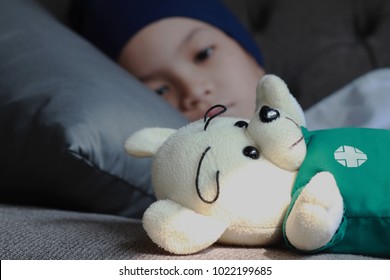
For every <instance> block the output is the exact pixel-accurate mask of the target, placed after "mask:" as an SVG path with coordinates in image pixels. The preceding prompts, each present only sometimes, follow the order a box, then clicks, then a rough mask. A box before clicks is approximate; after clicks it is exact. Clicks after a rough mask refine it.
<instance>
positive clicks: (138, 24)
mask: <svg viewBox="0 0 390 280" xmlns="http://www.w3.org/2000/svg"><path fill="white" fill-rule="evenodd" d="M167 17H187V18H192V19H196V20H200V21H203V22H206V23H208V24H210V25H213V26H215V27H217V28H219V29H220V30H222V31H223V32H225V33H226V34H227V35H229V36H230V37H232V38H233V39H234V40H236V41H237V42H238V43H239V44H240V45H241V46H242V47H243V48H244V49H245V50H246V51H247V52H248V53H249V54H251V55H252V56H253V57H254V58H255V59H256V61H257V62H258V63H259V65H263V57H262V55H261V52H260V49H259V48H258V46H257V45H256V43H255V42H254V40H253V39H252V38H251V36H250V35H249V33H248V31H247V30H245V28H244V27H243V26H242V25H241V23H240V22H239V21H238V19H237V18H236V17H235V16H234V15H233V14H232V13H231V12H230V11H229V10H228V9H227V7H225V6H224V5H223V4H222V3H221V2H220V1H219V0H75V1H74V3H73V6H72V9H71V14H70V19H71V24H72V25H73V27H74V29H75V30H76V31H78V32H79V33H80V34H81V35H82V36H83V37H85V38H86V39H87V40H89V41H91V42H92V43H93V44H94V45H96V46H97V47H98V48H100V49H101V50H102V51H103V52H105V53H106V54H107V55H108V56H110V57H111V58H112V59H114V60H117V59H118V56H119V55H120V52H121V50H122V48H123V47H124V46H125V44H126V43H127V42H128V40H129V39H130V38H132V37H133V36H134V35H135V34H136V33H137V32H138V31H140V30H141V29H142V28H144V27H146V26H147V25H149V24H151V23H153V22H155V21H157V20H160V19H163V18H167Z"/></svg>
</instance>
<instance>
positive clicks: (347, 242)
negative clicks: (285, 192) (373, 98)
mask: <svg viewBox="0 0 390 280" xmlns="http://www.w3.org/2000/svg"><path fill="white" fill-rule="evenodd" d="M303 134H304V137H305V142H306V143H307V155H306V158H305V160H304V161H303V163H302V166H301V167H300V169H299V172H298V175H297V179H296V181H295V185H294V188H293V191H292V192H293V201H292V204H291V206H290V209H291V208H292V206H293V205H294V203H295V201H296V199H297V198H298V197H299V195H300V193H301V191H302V190H301V188H304V187H305V186H306V185H307V184H308V183H309V181H310V180H311V179H312V178H313V177H314V176H315V175H316V174H317V173H319V172H322V171H328V172H331V173H332V174H333V175H334V177H335V179H336V181H337V185H338V187H339V189H340V192H341V195H342V196H343V202H344V205H345V210H344V215H343V221H342V223H341V225H340V227H339V229H338V230H337V233H336V234H335V235H334V237H333V238H332V240H331V241H330V242H329V243H328V244H326V245H325V246H323V247H322V248H320V249H318V250H317V251H321V250H325V251H328V252H336V253H337V252H342V253H351V254H353V253H361V252H366V253H367V254H370V255H374V256H375V255H376V256H379V257H390V252H389V248H388V244H389V232H390V208H389V207H388V205H389V202H390V192H389V190H390V183H389V182H390V174H389V168H390V166H389V158H390V149H389V143H390V131H389V130H383V129H368V128H338V129H324V130H317V131H308V130H306V129H305V128H303ZM322 187H323V188H325V189H327V188H328V186H327V185H325V184H324V186H322Z"/></svg>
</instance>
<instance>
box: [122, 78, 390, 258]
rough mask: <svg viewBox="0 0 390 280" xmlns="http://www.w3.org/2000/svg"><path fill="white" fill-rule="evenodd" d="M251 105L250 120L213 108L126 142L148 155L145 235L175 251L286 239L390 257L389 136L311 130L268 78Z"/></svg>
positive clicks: (282, 87) (305, 247)
mask: <svg viewBox="0 0 390 280" xmlns="http://www.w3.org/2000/svg"><path fill="white" fill-rule="evenodd" d="M257 106H258V110H257V112H256V114H255V115H254V117H253V118H252V119H251V120H244V119H238V118H233V117H224V116H223V115H222V114H223V113H224V112H225V111H226V108H225V107H224V106H222V105H216V106H214V107H212V108H210V110H209V111H208V112H207V113H206V114H205V117H204V119H202V120H198V121H195V122H193V123H190V124H188V125H186V126H185V127H183V128H181V129H179V130H175V129H167V128H145V129H142V130H140V131H138V132H136V133H135V134H133V135H132V136H131V137H130V138H129V139H128V140H127V141H126V144H125V148H126V150H127V152H128V153H129V154H130V155H133V156H138V157H153V163H152V183H153V186H154V190H155V194H156V197H157V201H156V202H155V203H153V204H152V205H151V206H150V207H149V208H148V209H147V210H146V212H145V214H144V217H143V225H144V228H145V230H146V232H147V234H148V235H149V237H150V238H151V239H152V240H153V241H154V242H155V243H156V244H158V245H159V246H160V247H162V248H164V249H165V250H167V251H169V252H172V253H175V254H191V253H195V252H198V251H200V250H202V249H205V248H207V247H208V246H210V245H211V244H213V243H215V242H221V243H226V244H237V245H257V246H267V245H272V244H278V243H280V241H282V240H283V239H284V240H285V242H286V244H287V245H288V246H289V247H291V248H294V249H297V250H299V251H302V252H318V251H322V250H326V251H329V252H340V253H354V254H367V255H373V256H387V257H388V256H390V163H389V159H390V149H389V144H390V132H389V131H386V130H375V129H359V128H345V129H329V130H320V131H308V130H307V129H306V128H305V119H304V115H303V112H302V109H301V107H300V106H299V104H298V102H297V101H296V99H295V98H294V97H293V96H292V95H291V94H290V92H289V90H288V87H287V85H286V84H285V83H284V82H283V81H282V80H281V79H280V78H278V77H277V76H274V75H266V76H264V77H263V78H262V79H261V80H260V81H259V84H258V87H257Z"/></svg>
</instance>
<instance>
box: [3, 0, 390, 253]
mask: <svg viewBox="0 0 390 280" xmlns="http://www.w3.org/2000/svg"><path fill="white" fill-rule="evenodd" d="M225 2H226V4H227V5H228V7H229V8H231V9H232V11H234V12H235V13H236V14H237V16H238V17H239V18H240V19H241V20H242V22H243V24H244V25H245V26H246V27H247V28H248V29H249V30H250V32H251V33H252V34H253V36H254V38H255V40H256V41H257V43H258V44H259V46H260V47H261V49H262V51H263V53H264V57H265V67H266V70H267V72H269V73H274V74H277V75H279V76H281V77H282V78H283V79H284V80H285V81H286V82H287V83H288V85H289V87H290V89H291V91H292V92H293V93H294V94H295V96H296V97H297V99H298V100H299V102H300V103H301V104H302V105H303V107H304V109H308V108H310V107H312V106H313V105H315V104H317V103H319V102H320V101H321V100H323V99H324V98H326V97H327V96H329V95H330V94H331V93H332V92H334V91H336V90H338V89H340V88H341V87H343V86H344V85H345V84H347V83H348V82H351V81H353V80H354V79H356V78H358V77H360V76H361V75H363V74H365V73H368V72H370V71H371V70H374V69H380V68H383V67H389V66H390V53H389V52H388V47H389V46H390V32H389V31H390V2H389V1H386V0H373V1H365V0H337V1H336V0H318V1H310V0H244V1H241V0H240V1H238V0H225ZM68 7H69V1H65V0H61V1H50V0H47V1H44V0H40V1H38V0H35V1H34V0H12V1H9V0H0V147H1V148H2V149H1V152H0V175H1V176H0V229H1V230H0V258H1V259H3V260H5V259H39V260H40V259H59V260H62V259H76V260H77V259H371V257H367V256H360V255H345V254H337V255H335V254H327V253H322V254H315V255H301V254H297V253H293V252H291V251H288V250H287V249H286V248H284V247H283V246H275V247H269V248H259V247H237V246H225V245H219V244H215V245H213V246H211V247H210V248H209V249H207V250H205V251H203V252H200V253H198V254H194V255H189V256H176V255H171V254H168V253H166V252H164V251H163V250H161V249H160V248H158V247H157V246H156V245H155V244H153V243H152V242H151V241H150V239H149V238H148V237H147V235H146V233H145V232H144V231H143V229H142V224H141V221H140V218H141V217H142V213H143V211H144V210H145V209H146V208H147V206H148V205H150V203H152V202H153V201H154V199H155V198H154V195H153V191H152V187H151V183H150V176H149V168H150V161H149V160H144V159H142V160H140V159H134V158H131V157H130V156H128V155H126V153H125V152H124V150H123V143H124V141H125V140H126V138H127V137H128V136H129V135H130V134H131V133H132V132H134V131H136V130H138V129H140V128H142V127H147V126H165V127H173V128H178V127H181V126H182V125H184V124H186V123H187V122H186V120H185V119H184V118H183V117H182V116H181V115H180V114H178V113H177V112H176V111H175V110H173V109H172V108H170V107H169V106H168V105H167V104H166V103H165V102H162V101H161V100H160V99H159V98H158V97H157V96H156V95H154V94H151V93H150V92H149V91H148V90H147V89H146V88H145V87H144V86H143V85H142V84H140V83H139V82H138V81H137V80H135V79H134V78H133V77H131V76H130V75H129V74H128V73H127V72H126V71H124V70H123V69H121V68H120V67H119V66H118V65H116V64H115V63H114V62H113V61H111V60H110V59H109V58H107V57H106V56H105V55H104V54H103V53H101V52H100V51H99V50H98V49H96V48H95V47H94V46H92V45H91V44H90V43H88V42H87V41H85V40H84V39H83V38H81V37H80V36H78V35H77V34H76V33H75V32H73V31H72V30H71V29H70V28H69V27H68V26H67V18H66V11H67V9H68Z"/></svg>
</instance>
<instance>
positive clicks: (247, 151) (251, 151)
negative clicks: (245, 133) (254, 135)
mask: <svg viewBox="0 0 390 280" xmlns="http://www.w3.org/2000/svg"><path fill="white" fill-rule="evenodd" d="M242 153H243V155H244V156H246V157H249V158H251V159H259V157H260V153H259V151H258V150H257V149H256V148H255V147H253V146H247V147H245V148H244V149H243V150H242Z"/></svg>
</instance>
